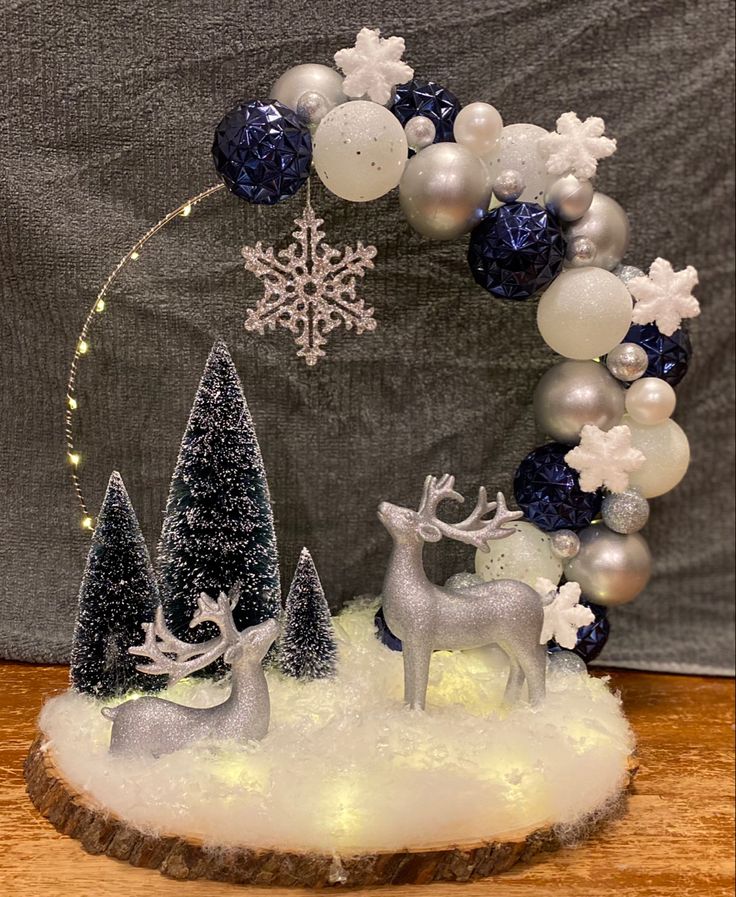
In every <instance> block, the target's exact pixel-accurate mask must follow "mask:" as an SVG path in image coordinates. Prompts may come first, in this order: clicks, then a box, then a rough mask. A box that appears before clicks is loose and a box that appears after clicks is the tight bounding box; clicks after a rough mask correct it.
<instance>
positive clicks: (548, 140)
mask: <svg viewBox="0 0 736 897" xmlns="http://www.w3.org/2000/svg"><path fill="white" fill-rule="evenodd" d="M605 129H606V124H605V122H604V121H603V119H602V118H598V117H597V116H591V117H589V118H586V119H585V121H580V119H579V118H578V116H577V114H576V113H575V112H565V113H564V115H561V116H560V117H559V118H558V119H557V130H556V131H551V132H550V133H549V134H547V135H546V136H545V137H541V138H540V139H539V148H540V150H541V152H542V154H543V155H546V156H547V171H548V172H549V173H550V174H556V175H563V174H574V175H575V177H577V178H580V179H581V180H589V179H590V178H592V177H593V175H594V174H595V173H596V170H597V168H598V160H599V159H605V158H607V157H608V156H612V155H613V154H614V153H615V152H616V141H615V140H612V139H611V138H610V137H604V136H603V132H604V131H605Z"/></svg>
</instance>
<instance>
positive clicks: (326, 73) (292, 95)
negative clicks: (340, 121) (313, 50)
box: [270, 63, 347, 109]
mask: <svg viewBox="0 0 736 897" xmlns="http://www.w3.org/2000/svg"><path fill="white" fill-rule="evenodd" d="M342 82H343V77H342V75H341V74H340V73H339V72H336V71H335V69H331V68H330V67H329V66H327V65H319V64H317V63H306V64H305V65H295V66H294V67H293V68H290V69H287V71H285V72H284V74H283V75H282V76H281V77H280V78H279V79H278V80H277V81H276V82H275V84H274V85H273V87H272V88H271V93H270V96H271V98H272V99H274V100H278V101H279V102H281V103H283V104H284V105H285V106H288V107H289V108H290V109H296V108H297V105H298V103H299V99H300V98H301V97H302V96H303V95H304V94H305V93H317V94H319V95H320V96H322V97H324V101H325V104H326V107H327V108H328V109H334V107H335V106H339V105H340V103H344V102H345V101H346V100H347V97H346V96H345V94H344V93H343V92H342Z"/></svg>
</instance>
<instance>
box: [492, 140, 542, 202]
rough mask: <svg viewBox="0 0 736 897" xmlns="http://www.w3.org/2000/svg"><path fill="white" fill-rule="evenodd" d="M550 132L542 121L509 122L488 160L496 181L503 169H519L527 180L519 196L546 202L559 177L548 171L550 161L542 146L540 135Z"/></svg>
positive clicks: (526, 199) (527, 199)
mask: <svg viewBox="0 0 736 897" xmlns="http://www.w3.org/2000/svg"><path fill="white" fill-rule="evenodd" d="M546 136H547V132H546V131H545V130H544V128H540V127H539V126H538V125H531V124H517V125H506V127H505V128H504V129H503V130H502V131H501V136H500V137H499V139H498V144H497V145H496V151H495V152H494V153H493V154H492V155H491V157H490V158H489V160H488V164H489V165H490V168H491V176H492V177H491V180H492V181H494V180H495V179H496V178H497V177H498V175H499V174H501V172H502V171H518V172H519V175H520V176H521V179H522V180H523V182H524V184H525V186H524V191H523V193H522V194H521V196H520V197H519V200H520V201H521V202H536V203H542V202H543V201H544V194H545V193H546V191H547V188H548V187H549V185H550V184H551V183H552V182H553V181H555V180H556V177H555V176H554V175H551V174H549V173H548V172H547V163H546V161H545V158H544V156H543V155H542V152H541V150H540V149H539V139H540V138H541V137H546Z"/></svg>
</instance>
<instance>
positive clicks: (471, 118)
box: [453, 103, 503, 161]
mask: <svg viewBox="0 0 736 897" xmlns="http://www.w3.org/2000/svg"><path fill="white" fill-rule="evenodd" d="M502 130H503V119H502V118H501V114H500V112H499V111H498V109H496V107H495V106H491V105H490V103H468V105H467V106H463V108H462V109H461V110H460V111H459V112H458V114H457V118H456V119H455V124H454V125H453V136H454V138H455V140H456V141H457V142H458V143H460V144H462V146H464V147H466V148H467V149H469V150H470V151H471V153H475V155H476V156H480V158H481V159H484V160H486V161H489V160H490V159H491V157H492V156H493V154H494V152H495V150H496V145H497V144H498V141H499V138H500V137H501V132H502Z"/></svg>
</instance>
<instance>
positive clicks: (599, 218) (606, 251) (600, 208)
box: [565, 193, 629, 271]
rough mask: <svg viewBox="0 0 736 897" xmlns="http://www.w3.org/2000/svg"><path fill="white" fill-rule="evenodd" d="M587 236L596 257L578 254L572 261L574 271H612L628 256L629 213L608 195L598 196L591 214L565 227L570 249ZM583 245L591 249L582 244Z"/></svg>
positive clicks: (589, 212) (591, 204)
mask: <svg viewBox="0 0 736 897" xmlns="http://www.w3.org/2000/svg"><path fill="white" fill-rule="evenodd" d="M581 237H585V238H587V239H588V240H590V241H591V243H592V244H593V246H595V253H594V255H593V257H592V258H588V257H587V255H586V254H580V253H577V254H574V255H573V257H571V258H569V263H570V265H571V267H573V268H581V267H585V266H587V265H594V266H595V267H596V268H605V269H606V270H608V271H612V270H613V269H614V268H615V267H616V266H617V265H618V264H619V263H620V261H621V259H622V258H623V257H624V255H625V254H626V250H627V249H628V247H629V218H628V216H627V214H626V212H625V211H624V210H623V209H622V208H621V206H620V205H619V204H618V203H617V202H616V200H615V199H611V197H610V196H606V195H605V193H594V194H593V200H592V202H591V203H590V208H589V209H588V211H587V212H586V213H585V214H584V215H583V216H582V218H579V219H578V220H577V221H574V222H572V223H570V224H568V225H567V226H566V227H565V239H566V240H567V242H568V246H570V245H571V244H574V243H575V241H577V240H578V238H581ZM578 245H579V246H581V247H582V246H587V244H584V243H580V244H578Z"/></svg>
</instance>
